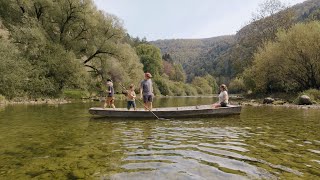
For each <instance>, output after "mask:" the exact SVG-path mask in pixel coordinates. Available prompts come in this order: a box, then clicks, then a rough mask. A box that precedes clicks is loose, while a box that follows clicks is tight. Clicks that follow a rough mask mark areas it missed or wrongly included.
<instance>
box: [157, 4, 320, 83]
mask: <svg viewBox="0 0 320 180" xmlns="http://www.w3.org/2000/svg"><path fill="white" fill-rule="evenodd" d="M319 8H320V1H318V0H307V1H305V2H303V3H301V4H297V5H294V6H292V7H289V8H288V7H285V6H284V5H283V4H281V3H280V2H279V1H276V0H267V1H265V2H264V3H263V4H261V7H260V9H259V10H258V12H257V13H255V15H254V16H253V17H252V20H251V23H250V24H248V25H246V26H245V27H243V28H242V29H240V30H239V31H238V32H237V33H236V34H235V35H233V36H221V37H213V38H207V39H191V40H188V39H173V40H158V41H152V42H151V43H152V44H154V45H156V46H157V47H159V48H160V49H161V51H162V53H163V54H166V53H168V54H169V55H170V56H171V57H172V59H173V62H175V63H181V64H182V66H183V67H184V70H185V71H186V74H187V76H188V77H187V79H188V80H189V81H191V80H192V79H193V77H194V76H203V75H205V74H210V75H212V76H214V77H215V78H216V79H217V80H218V82H219V83H227V84H229V82H230V81H233V80H238V78H240V77H243V72H244V71H245V69H248V68H250V67H252V65H253V61H254V55H255V53H257V51H258V49H259V48H263V46H264V43H266V42H268V41H274V40H275V39H276V38H277V33H278V32H279V30H281V29H283V30H289V29H290V28H291V27H292V26H294V25H295V24H296V23H299V22H309V21H312V20H319V19H320V9H319Z"/></svg>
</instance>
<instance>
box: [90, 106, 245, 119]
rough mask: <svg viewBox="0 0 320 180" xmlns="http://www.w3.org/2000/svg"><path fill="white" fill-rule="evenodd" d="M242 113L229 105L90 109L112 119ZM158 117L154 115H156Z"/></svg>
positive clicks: (237, 107) (91, 112)
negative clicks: (217, 106) (213, 106)
mask: <svg viewBox="0 0 320 180" xmlns="http://www.w3.org/2000/svg"><path fill="white" fill-rule="evenodd" d="M240 112H241V106H237V105H229V106H228V107H221V108H216V109H213V108H212V105H199V106H186V107H166V108H154V109H152V112H150V111H148V110H144V109H137V110H136V111H134V110H133V109H131V110H130V111H128V110H127V109H125V108H115V109H112V108H107V109H104V108H99V107H93V108H90V109H89V113H90V114H92V115H98V116H104V117H112V118H156V116H158V117H159V118H191V117H216V116H227V115H237V114H240ZM153 113H154V114H155V115H156V116H155V115H154V114H153Z"/></svg>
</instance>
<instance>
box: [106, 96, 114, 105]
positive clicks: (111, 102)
mask: <svg viewBox="0 0 320 180" xmlns="http://www.w3.org/2000/svg"><path fill="white" fill-rule="evenodd" d="M106 103H110V104H113V103H114V97H107V98H106Z"/></svg>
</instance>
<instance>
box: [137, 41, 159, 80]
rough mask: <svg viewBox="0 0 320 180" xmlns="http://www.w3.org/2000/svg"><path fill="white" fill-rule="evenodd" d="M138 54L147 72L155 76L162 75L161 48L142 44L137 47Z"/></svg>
mask: <svg viewBox="0 0 320 180" xmlns="http://www.w3.org/2000/svg"><path fill="white" fill-rule="evenodd" d="M136 52H137V54H138V56H139V57H140V61H141V63H142V64H143V70H144V71H145V72H150V73H151V74H152V75H154V76H158V75H160V73H161V72H162V70H163V65H162V58H161V52H160V49H159V48H157V47H155V46H153V45H149V44H140V45H138V46H137V47H136Z"/></svg>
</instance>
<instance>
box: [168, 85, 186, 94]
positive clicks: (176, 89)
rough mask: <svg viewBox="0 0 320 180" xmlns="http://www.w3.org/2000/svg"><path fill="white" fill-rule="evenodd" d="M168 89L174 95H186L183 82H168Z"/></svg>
mask: <svg viewBox="0 0 320 180" xmlns="http://www.w3.org/2000/svg"><path fill="white" fill-rule="evenodd" d="M170 90H171V92H172V93H173V95H175V96H185V95H187V94H186V92H185V90H184V87H183V83H170Z"/></svg>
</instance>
